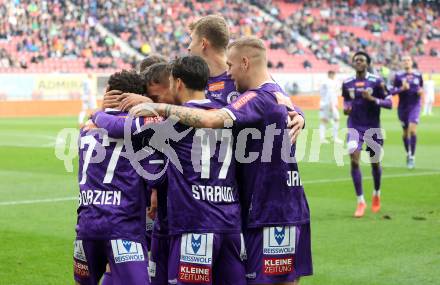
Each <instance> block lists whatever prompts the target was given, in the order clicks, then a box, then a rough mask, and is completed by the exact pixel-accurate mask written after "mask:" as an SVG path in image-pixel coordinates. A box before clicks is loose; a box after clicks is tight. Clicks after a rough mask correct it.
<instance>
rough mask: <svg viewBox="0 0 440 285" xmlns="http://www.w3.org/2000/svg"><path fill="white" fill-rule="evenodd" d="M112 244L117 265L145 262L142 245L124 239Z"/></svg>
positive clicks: (114, 241)
mask: <svg viewBox="0 0 440 285" xmlns="http://www.w3.org/2000/svg"><path fill="white" fill-rule="evenodd" d="M111 243H112V250H113V256H114V258H115V263H123V262H130V261H144V260H145V256H144V251H143V250H142V245H141V244H140V243H138V242H134V241H129V240H123V239H117V240H112V241H111Z"/></svg>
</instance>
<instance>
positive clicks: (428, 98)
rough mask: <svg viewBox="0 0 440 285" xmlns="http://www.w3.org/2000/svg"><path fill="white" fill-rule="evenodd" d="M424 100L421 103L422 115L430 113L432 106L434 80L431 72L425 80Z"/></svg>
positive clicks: (429, 114)
mask: <svg viewBox="0 0 440 285" xmlns="http://www.w3.org/2000/svg"><path fill="white" fill-rule="evenodd" d="M424 87H425V88H424V89H425V100H424V104H423V115H427V116H431V115H432V106H433V105H434V101H435V82H434V80H432V73H430V74H429V77H428V80H426V81H425V85H424Z"/></svg>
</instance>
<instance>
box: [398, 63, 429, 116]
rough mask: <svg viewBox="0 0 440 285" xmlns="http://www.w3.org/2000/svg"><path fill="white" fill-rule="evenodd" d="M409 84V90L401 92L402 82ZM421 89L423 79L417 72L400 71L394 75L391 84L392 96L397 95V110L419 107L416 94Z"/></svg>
mask: <svg viewBox="0 0 440 285" xmlns="http://www.w3.org/2000/svg"><path fill="white" fill-rule="evenodd" d="M405 81H406V82H408V83H409V89H408V90H406V91H404V90H402V84H403V82H405ZM422 88H423V77H422V74H421V73H420V72H418V71H413V72H411V73H408V72H405V71H400V72H398V73H396V76H395V77H394V83H393V89H392V93H393V94H399V107H398V108H399V109H401V110H407V109H408V108H412V107H415V106H418V105H420V97H421V96H419V95H418V92H419V90H420V89H422Z"/></svg>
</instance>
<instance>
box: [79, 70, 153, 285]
mask: <svg viewBox="0 0 440 285" xmlns="http://www.w3.org/2000/svg"><path fill="white" fill-rule="evenodd" d="M116 89H117V90H123V91H124V92H134V93H140V94H142V93H144V87H143V81H142V78H141V77H140V76H139V75H138V74H137V73H136V72H134V71H132V72H129V71H122V72H117V73H115V74H113V75H112V76H111V77H110V79H109V81H108V89H107V90H116ZM109 112H112V111H109ZM115 112H116V113H118V112H117V111H115ZM141 144H142V142H141V139H140V138H136V137H133V145H134V147H135V148H141ZM123 150H124V142H123V140H121V139H115V138H113V137H110V136H108V134H107V133H105V132H102V131H98V130H89V131H86V130H84V129H83V130H81V132H80V140H79V175H78V181H79V189H80V193H79V207H78V210H77V212H78V219H77V225H76V232H77V236H76V240H75V249H74V278H75V281H76V284H81V285H85V284H87V285H88V284H93V285H97V284H98V283H99V280H100V279H101V277H102V276H103V274H104V272H105V269H106V264H107V263H108V264H109V266H110V269H111V272H112V282H113V284H122V283H129V284H139V285H147V284H149V281H148V271H147V266H148V251H147V245H146V237H145V224H146V215H145V209H146V205H147V198H148V197H147V191H146V183H145V181H144V179H143V178H142V177H140V176H139V175H138V174H137V173H136V170H135V169H134V168H133V167H132V165H131V163H130V161H129V160H128V159H127V158H126V157H123V156H121V153H122V152H123Z"/></svg>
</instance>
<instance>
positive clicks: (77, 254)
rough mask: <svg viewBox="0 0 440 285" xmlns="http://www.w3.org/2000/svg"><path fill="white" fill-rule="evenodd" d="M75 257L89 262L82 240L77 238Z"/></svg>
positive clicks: (74, 250)
mask: <svg viewBox="0 0 440 285" xmlns="http://www.w3.org/2000/svg"><path fill="white" fill-rule="evenodd" d="M73 257H75V258H76V259H78V260H81V261H84V262H87V258H86V254H85V252H84V247H83V244H82V240H76V241H75V242H74V249H73Z"/></svg>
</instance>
